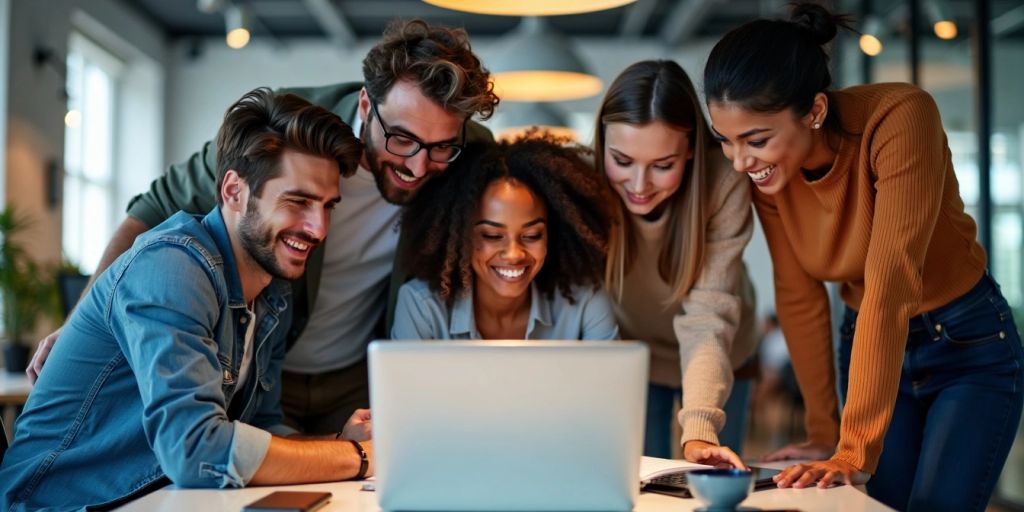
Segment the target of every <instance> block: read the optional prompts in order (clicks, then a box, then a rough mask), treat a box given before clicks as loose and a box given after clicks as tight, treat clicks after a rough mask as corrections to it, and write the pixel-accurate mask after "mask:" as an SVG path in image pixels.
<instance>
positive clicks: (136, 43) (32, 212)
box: [0, 0, 166, 330]
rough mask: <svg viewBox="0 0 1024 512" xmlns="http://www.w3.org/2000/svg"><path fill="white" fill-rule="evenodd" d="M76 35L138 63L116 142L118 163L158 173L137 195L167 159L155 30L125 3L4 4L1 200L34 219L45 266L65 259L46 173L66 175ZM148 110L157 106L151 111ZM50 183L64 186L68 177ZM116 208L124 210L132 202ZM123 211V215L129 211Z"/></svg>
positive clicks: (30, 241) (32, 248)
mask: <svg viewBox="0 0 1024 512" xmlns="http://www.w3.org/2000/svg"><path fill="white" fill-rule="evenodd" d="M73 28H74V29H77V30H79V31H82V32H84V33H86V34H87V35H88V36H89V37H90V38H92V39H94V40H95V41H96V42H98V43H100V44H101V45H103V46H104V47H106V48H107V49H108V50H110V51H112V52H114V53H116V54H117V55H118V57H119V58H121V59H122V60H124V61H125V62H128V63H134V64H138V66H136V67H137V69H139V70H140V71H138V73H137V74H136V75H131V76H129V77H128V78H126V79H129V80H134V81H135V83H136V84H141V85H140V86H139V87H137V88H136V89H138V90H143V91H144V92H143V93H141V94H140V95H136V96H133V97H125V98H123V101H121V102H119V105H118V108H119V113H120V114H121V116H122V118H125V122H126V123H127V124H128V126H129V129H130V130H129V133H130V135H131V136H130V137H128V138H126V139H124V140H119V141H118V143H117V145H118V146H119V147H120V148H122V149H125V152H124V154H123V155H121V156H119V158H118V163H119V164H120V165H122V166H123V167H125V168H127V169H131V168H132V166H131V162H135V161H137V162H140V163H142V164H144V167H145V168H149V169H154V170H152V171H151V172H148V173H146V174H145V175H143V176H139V177H136V181H135V182H130V188H132V189H133V193H134V189H138V188H140V187H142V186H144V185H145V184H147V183H148V182H149V181H150V180H151V179H152V178H153V177H155V176H157V175H159V167H160V163H161V162H163V160H164V158H163V133H162V130H163V122H164V121H163V101H162V98H163V89H162V84H163V82H164V80H163V66H164V62H163V59H164V53H165V52H166V49H165V48H166V43H165V42H164V41H163V38H162V35H161V32H160V31H159V30H158V29H157V28H156V27H155V26H153V25H152V24H151V23H150V22H149V21H148V20H146V19H144V18H142V17H140V16H139V15H138V14H137V13H136V12H135V10H133V9H131V8H127V7H125V6H124V4H122V3H121V0H46V1H15V2H12V1H10V0H0V140H2V141H4V144H3V149H2V152H0V160H2V162H0V196H2V198H0V199H2V200H5V201H6V204H9V205H13V206H14V207H15V209H16V210H17V211H18V212H19V213H21V214H22V215H25V216H27V217H29V219H30V220H31V222H32V224H31V226H30V232H29V233H28V234H26V236H25V237H24V240H23V241H24V244H25V246H26V248H27V250H28V251H29V252H30V254H32V256H33V257H34V258H35V259H36V260H38V261H42V262H51V263H53V262H57V261H59V260H60V258H61V210H60V207H59V205H50V204H48V201H47V191H48V187H50V186H51V183H50V181H51V179H50V178H51V177H50V176H48V169H49V168H51V167H52V166H56V169H58V170H59V169H62V168H63V162H64V114H65V112H66V108H67V103H66V99H65V97H64V96H63V91H64V88H65V83H64V82H65V71H64V69H65V59H66V56H67V49H68V39H69V35H70V33H71V30H72V29H73ZM37 47H45V48H48V49H49V50H51V51H52V53H53V55H54V60H53V62H52V63H49V64H46V65H43V66H39V65H37V64H36V63H35V62H34V59H33V52H34V50H35V49H36V48H37ZM154 95H155V96H154ZM119 99H121V98H119ZM144 104H150V105H155V106H153V107H148V109H147V108H143V106H142V105H144ZM5 105H6V109H5V108H4V107H5ZM132 123H134V124H132ZM52 177H53V178H55V180H53V181H57V182H58V183H56V185H57V186H58V187H59V186H60V185H61V184H62V183H61V182H62V181H63V180H62V176H61V175H60V174H59V173H58V174H57V175H56V176H52ZM118 201H119V202H120V203H122V204H123V203H124V202H125V201H127V196H125V197H124V198H123V199H119V200H118ZM118 211H123V206H122V207H120V208H118ZM46 328H47V326H40V329H41V330H43V329H46Z"/></svg>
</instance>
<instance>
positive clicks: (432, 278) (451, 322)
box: [391, 137, 618, 340]
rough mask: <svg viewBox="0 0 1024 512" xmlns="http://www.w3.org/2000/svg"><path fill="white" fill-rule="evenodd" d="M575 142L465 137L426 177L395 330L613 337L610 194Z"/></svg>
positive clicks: (412, 334) (413, 218) (466, 335)
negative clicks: (468, 142)
mask: <svg viewBox="0 0 1024 512" xmlns="http://www.w3.org/2000/svg"><path fill="white" fill-rule="evenodd" d="M581 151H583V150H582V149H580V148H576V147H566V146H563V145H560V144H559V141H557V140H553V139H551V138H547V137H542V138H526V139H521V140H518V141H515V142H512V143H502V144H499V145H497V146H489V147H487V146H479V147H473V146H471V147H467V148H466V153H464V156H463V159H462V162H461V163H460V165H459V166H457V167H453V168H452V169H450V170H449V174H448V175H446V176H445V179H443V180H433V181H432V182H431V183H429V184H427V185H425V187H426V188H425V189H424V190H423V194H421V195H420V198H421V200H418V201H416V202H415V203H414V204H412V205H410V206H409V207H408V208H407V209H406V211H405V214H404V215H403V218H402V223H403V224H402V229H403V230H406V232H407V233H408V234H410V235H411V236H412V238H411V239H412V240H416V241H417V243H415V244H408V245H407V247H406V248H405V251H404V254H403V255H402V257H403V260H404V261H406V262H409V267H410V271H411V275H412V277H414V278H415V279H413V280H412V281H410V282H408V283H406V284H405V285H404V286H402V288H401V289H400V290H399V292H398V304H397V306H396V310H395V321H394V325H393V327H392V331H391V337H392V339H540V340H542V339H614V338H617V337H618V327H617V325H616V323H615V315H614V312H613V311H612V305H611V302H610V300H609V299H608V296H607V295H606V293H605V292H604V290H603V288H602V277H603V275H604V265H605V251H606V250H607V245H608V236H609V229H610V227H609V219H610V215H609V211H608V205H609V204H610V200H609V199H610V198H609V196H608V195H607V189H606V187H605V185H604V183H603V182H602V181H601V176H600V175H598V174H597V173H595V172H594V170H593V169H592V167H591V166H590V165H589V164H588V163H587V160H585V159H584V157H583V155H582V154H581Z"/></svg>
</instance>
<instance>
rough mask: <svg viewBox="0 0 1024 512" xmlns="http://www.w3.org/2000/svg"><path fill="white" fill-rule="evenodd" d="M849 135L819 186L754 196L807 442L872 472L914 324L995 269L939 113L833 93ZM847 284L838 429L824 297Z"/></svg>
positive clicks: (908, 99) (885, 98)
mask: <svg viewBox="0 0 1024 512" xmlns="http://www.w3.org/2000/svg"><path fill="white" fill-rule="evenodd" d="M830 99H831V106H830V111H831V112H833V113H837V114H838V115H839V118H840V121H841V123H842V125H843V128H844V129H845V130H846V132H848V134H847V135H844V136H843V137H842V140H841V142H840V144H839V147H838V154H837V156H836V160H835V162H834V163H833V166H832V169H831V170H829V171H828V173H827V174H826V175H825V176H824V177H822V178H821V179H819V180H817V181H813V182H808V181H807V180H806V179H795V180H792V181H790V183H789V185H788V186H786V187H785V188H784V189H783V190H782V191H780V192H779V193H777V194H776V195H774V196H767V195H765V194H762V193H760V192H757V191H755V194H754V203H755V206H756V208H757V213H758V216H759V217H760V219H761V224H762V226H763V227H764V232H765V236H766V238H767V240H768V247H769V250H770V251H771V257H772V264H773V266H774V273H775V295H776V307H777V309H778V316H779V322H780V324H781V326H782V330H783V333H784V334H785V336H786V341H787V343H788V345H789V350H790V354H791V356H792V358H793V367H794V369H795V370H796V375H797V380H798V381H799V384H800V389H801V392H802V393H803V395H804V399H805V402H806V404H807V417H806V422H807V431H808V436H809V438H810V440H811V441H815V442H819V443H827V444H830V445H831V444H834V443H836V442H837V441H838V448H837V451H836V454H835V455H834V456H833V458H834V459H837V460H842V461H845V462H848V463H850V464H852V465H854V466H856V467H857V468H860V469H862V470H864V471H867V472H871V473H873V472H874V470H875V467H876V466H877V464H878V458H879V455H880V454H881V452H882V441H883V439H884V436H885V431H886V429H887V428H888V426H889V421H890V419H891V418H892V409H893V404H894V402H895V399H896V393H897V390H898V388H899V380H900V371H901V366H902V364H903V353H904V348H905V346H906V340H907V329H908V322H909V319H910V318H911V317H912V316H914V315H917V314H920V313H922V312H925V311H929V310H932V309H935V308H937V307H939V306H942V305H944V304H946V303H948V302H950V301H952V300H953V299H956V298H957V297H959V296H960V295H963V294H964V293H966V292H967V291H968V290H970V289H971V287H972V286H973V285H974V284H975V283H977V282H978V280H979V279H980V278H981V276H982V274H983V273H984V271H985V253H984V250H983V249H982V248H981V246H980V245H979V244H978V242H977V241H976V226H975V224H974V221H973V220H972V219H971V218H970V217H969V216H968V215H967V214H966V213H964V204H963V201H962V200H961V199H960V192H959V186H958V185H957V181H956V176H955V175H954V174H953V165H952V162H951V160H950V152H949V147H948V144H947V141H946V135H945V132H944V131H943V129H942V121H941V120H940V119H939V111H938V108H937V107H936V105H935V102H934V100H933V99H932V98H931V96H929V95H928V94H927V93H926V92H924V91H922V90H920V89H918V88H916V87H913V86H910V85H906V84H875V85H864V86H858V87H851V88H848V89H844V90H841V91H836V92H834V93H832V94H831V95H830ZM824 281H837V282H840V283H841V284H842V287H841V295H842V298H843V301H844V302H845V303H846V304H847V305H849V306H850V307H851V308H853V309H855V310H858V311H859V313H860V314H859V316H858V318H857V329H856V334H855V335H854V341H853V353H852V356H851V361H850V384H849V390H848V394H847V401H846V406H845V409H844V410H843V416H842V422H841V423H839V422H837V420H838V418H837V417H836V416H837V414H836V410H837V397H836V392H835V385H836V381H835V372H834V367H833V356H832V344H831V342H830V340H831V329H830V325H829V324H830V322H829V306H828V298H827V296H826V293H825V288H824V286H823V282H824Z"/></svg>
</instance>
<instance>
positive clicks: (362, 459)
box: [348, 439, 370, 480]
mask: <svg viewBox="0 0 1024 512" xmlns="http://www.w3.org/2000/svg"><path fill="white" fill-rule="evenodd" d="M348 442H350V443H352V446H354V447H355V448H356V452H358V453H359V472H358V473H356V476H355V480H362V479H364V478H366V470H367V469H368V468H369V467H370V459H369V458H368V457H367V456H366V450H364V449H363V445H361V444H359V442H358V441H354V440H352V439H349V440H348Z"/></svg>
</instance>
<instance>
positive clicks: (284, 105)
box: [217, 87, 363, 204]
mask: <svg viewBox="0 0 1024 512" xmlns="http://www.w3.org/2000/svg"><path fill="white" fill-rule="evenodd" d="M286 149H292V150H295V151H300V152H302V153H308V154H310V155H313V156H318V157H321V158H326V159H329V160H334V161H335V162H337V163H338V169H339V170H340V171H341V174H342V176H346V177H347V176H351V175H352V174H354V173H355V172H356V168H357V167H358V166H359V159H360V158H361V157H362V154H363V144H362V143H361V142H359V139H357V138H356V137H355V135H353V134H352V128H351V127H349V125H347V124H345V122H344V121H342V120H341V118H339V117H338V116H337V115H336V114H334V113H332V112H331V111H329V110H327V109H324V108H322V107H318V106H316V105H313V104H312V103H310V102H308V101H306V100H305V99H303V98H301V97H299V96H296V95H294V94H277V93H275V92H273V91H271V90H270V89H268V88H266V87H259V88H256V89H253V90H251V91H249V92H247V93H246V94H245V95H244V96H242V98H241V99H239V100H238V101H236V102H235V103H234V104H233V105H231V106H230V107H228V110H227V112H226V113H225V114H224V121H223V122H222V123H221V126H220V130H219V131H218V132H217V190H220V186H221V183H223V182H224V175H225V174H226V173H227V172H228V170H229V169H233V170H234V171H235V172H237V173H238V175H239V176H240V177H241V178H242V179H243V180H245V182H246V183H247V184H248V185H249V188H251V189H252V191H253V195H254V196H256V197H259V196H260V193H261V192H262V191H263V185H264V184H265V183H266V182H267V181H269V180H271V179H274V178H276V177H277V176H279V175H280V174H281V167H280V165H279V164H280V161H281V153H283V152H284V150H286ZM222 201H223V198H222V197H221V196H220V194H217V204H222Z"/></svg>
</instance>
